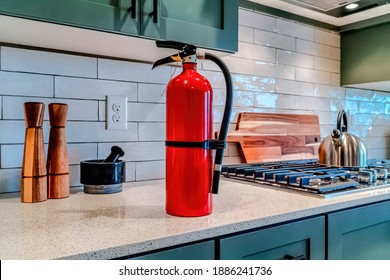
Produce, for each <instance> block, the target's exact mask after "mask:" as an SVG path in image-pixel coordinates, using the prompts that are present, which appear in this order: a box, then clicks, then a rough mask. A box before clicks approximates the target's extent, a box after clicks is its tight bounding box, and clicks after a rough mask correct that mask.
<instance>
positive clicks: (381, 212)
mask: <svg viewBox="0 0 390 280" xmlns="http://www.w3.org/2000/svg"><path fill="white" fill-rule="evenodd" d="M327 250H328V259H331V260H389V259H390V202H383V203H378V204H373V205H369V206H364V207H359V208H355V209H351V210H346V211H341V212H337V213H333V214H329V215H328V245H327Z"/></svg>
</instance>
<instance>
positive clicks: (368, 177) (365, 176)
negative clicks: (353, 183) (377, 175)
mask: <svg viewBox="0 0 390 280" xmlns="http://www.w3.org/2000/svg"><path fill="white" fill-rule="evenodd" d="M358 180H359V182H363V183H372V173H371V172H369V171H367V170H362V171H359V172H358Z"/></svg>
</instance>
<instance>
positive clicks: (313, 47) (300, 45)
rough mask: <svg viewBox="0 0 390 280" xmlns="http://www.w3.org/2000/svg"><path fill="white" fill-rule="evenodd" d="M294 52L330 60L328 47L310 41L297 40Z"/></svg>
mask: <svg viewBox="0 0 390 280" xmlns="http://www.w3.org/2000/svg"><path fill="white" fill-rule="evenodd" d="M296 51H297V52H298V53H304V54H310V55H313V56H320V57H325V58H330V46H327V45H323V44H319V43H315V42H311V41H305V40H300V39H297V49H296Z"/></svg>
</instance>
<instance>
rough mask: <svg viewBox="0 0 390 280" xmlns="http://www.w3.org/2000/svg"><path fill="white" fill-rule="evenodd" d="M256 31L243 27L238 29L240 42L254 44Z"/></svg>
mask: <svg viewBox="0 0 390 280" xmlns="http://www.w3.org/2000/svg"><path fill="white" fill-rule="evenodd" d="M253 32H254V30H253V28H252V27H247V26H242V25H240V26H239V27H238V41H240V42H247V43H253V38H254V35H253V34H254V33H253Z"/></svg>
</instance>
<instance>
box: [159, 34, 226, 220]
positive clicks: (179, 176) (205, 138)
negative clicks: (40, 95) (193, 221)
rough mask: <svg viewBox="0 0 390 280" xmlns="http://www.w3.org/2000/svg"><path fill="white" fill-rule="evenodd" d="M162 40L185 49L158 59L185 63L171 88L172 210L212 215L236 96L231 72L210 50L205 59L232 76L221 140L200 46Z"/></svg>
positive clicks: (168, 172)
mask: <svg viewBox="0 0 390 280" xmlns="http://www.w3.org/2000/svg"><path fill="white" fill-rule="evenodd" d="M156 44H157V47H163V48H173V49H176V50H179V51H178V53H177V54H175V55H172V56H169V57H166V58H163V59H160V60H158V61H156V62H155V63H154V64H153V68H155V67H157V66H161V65H164V64H167V63H170V62H175V61H176V62H182V64H183V72H182V73H181V74H179V75H178V76H176V77H175V78H173V79H172V80H171V81H170V82H169V84H168V86H167V90H166V106H167V107H166V142H165V145H166V211H167V213H168V214H171V215H174V216H183V217H197V216H204V215H208V214H210V213H211V212H212V208H213V205H212V194H213V193H215V194H216V193H218V185H219V177H220V173H221V168H222V157H223V151H224V148H225V143H226V134H227V130H228V125H229V119H230V114H231V107H232V100H233V90H232V80H231V76H230V73H229V70H228V68H227V66H226V64H225V63H224V62H223V61H222V60H221V59H220V58H219V57H217V56H215V55H213V54H209V53H206V54H205V55H204V57H203V58H204V59H209V60H212V61H214V62H215V63H216V64H217V66H219V67H220V68H221V70H222V73H223V75H224V77H225V81H226V91H227V94H226V104H225V111H224V115H223V120H222V124H221V129H220V133H219V137H218V139H213V112H212V101H213V90H212V88H211V85H210V83H209V81H208V80H207V79H206V78H205V77H203V76H202V75H200V74H199V73H198V72H197V71H196V66H197V59H198V56H197V54H196V47H195V46H193V45H189V44H184V43H180V42H173V41H157V42H156ZM199 58H200V57H199ZM213 149H215V150H216V153H215V160H213V156H212V154H213V152H212V150H213Z"/></svg>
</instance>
